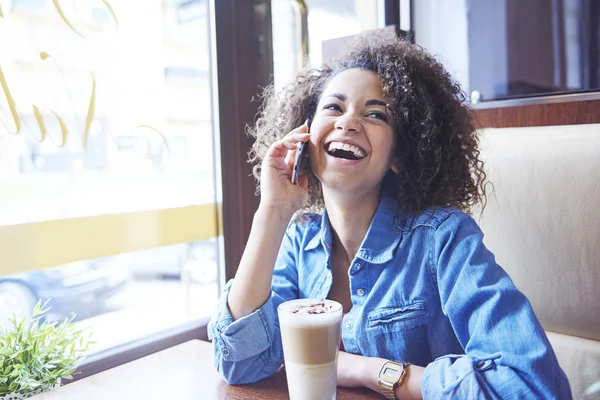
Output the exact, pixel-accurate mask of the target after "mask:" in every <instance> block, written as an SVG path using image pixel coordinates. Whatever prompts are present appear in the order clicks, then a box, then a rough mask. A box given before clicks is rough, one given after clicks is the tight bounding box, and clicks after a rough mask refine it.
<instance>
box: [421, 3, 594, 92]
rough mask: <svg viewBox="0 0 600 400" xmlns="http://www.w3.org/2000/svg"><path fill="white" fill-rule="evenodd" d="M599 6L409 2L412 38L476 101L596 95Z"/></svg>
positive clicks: (586, 4)
mask: <svg viewBox="0 0 600 400" xmlns="http://www.w3.org/2000/svg"><path fill="white" fill-rule="evenodd" d="M599 4H600V3H598V2H597V1H583V0H564V1H551V2H549V1H545V0H526V1H522V0H507V1H501V2H498V1H494V0H446V1H442V2H438V1H434V0H423V1H418V2H413V5H414V10H413V16H414V21H413V22H414V27H415V39H416V42H417V43H418V44H420V45H421V46H423V47H425V48H426V49H427V50H428V51H430V52H431V53H433V54H435V55H436V57H437V58H438V59H440V60H441V61H442V62H443V63H444V64H445V66H446V67H447V68H448V70H449V71H450V72H451V73H452V74H453V76H454V77H455V78H456V79H457V80H458V81H459V83H460V84H461V87H462V88H463V89H464V90H465V92H467V93H468V94H469V95H470V98H471V101H473V102H474V103H477V102H482V101H492V100H501V99H515V98H523V97H531V96H535V97H537V96H543V95H555V94H567V93H578V92H579V93H583V92H592V91H597V90H598V89H600V73H599V70H598V65H599V63H598V60H599V54H600V50H599V49H598V46H597V37H598V32H599V28H598V26H599V24H600V5H599Z"/></svg>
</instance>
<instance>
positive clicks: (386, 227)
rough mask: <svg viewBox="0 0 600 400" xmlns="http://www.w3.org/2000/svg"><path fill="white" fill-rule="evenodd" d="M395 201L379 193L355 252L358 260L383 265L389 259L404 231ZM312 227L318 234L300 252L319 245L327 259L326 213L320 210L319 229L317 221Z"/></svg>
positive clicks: (329, 232) (328, 249) (327, 224)
mask: <svg viewBox="0 0 600 400" xmlns="http://www.w3.org/2000/svg"><path fill="white" fill-rule="evenodd" d="M396 201H397V200H395V199H394V198H393V197H391V196H390V195H387V194H385V192H382V194H381V199H380V200H379V205H378V206H377V211H375V215H374V216H373V220H372V221H371V225H370V226H369V229H368V230H367V234H366V235H365V239H364V240H363V243H362V244H361V246H360V249H359V250H358V253H357V257H358V258H360V259H362V260H364V261H367V262H370V263H375V264H379V263H385V262H388V261H390V260H391V259H392V258H393V256H394V251H395V250H396V248H397V247H398V244H399V243H400V239H401V236H402V235H401V232H402V231H403V230H404V229H402V228H403V226H402V223H403V221H405V220H404V219H403V218H402V215H401V213H400V212H399V210H398V207H397V203H396ZM404 223H406V222H404ZM312 224H314V225H313V228H315V229H318V232H316V233H315V235H314V236H313V237H312V238H311V239H310V240H309V242H308V243H307V244H306V246H305V247H304V250H312V249H315V248H316V247H317V246H319V244H320V245H322V246H323V249H324V250H325V252H326V253H327V256H328V257H329V256H330V251H331V244H332V235H331V225H330V224H329V218H328V217H327V210H324V211H323V215H322V216H321V218H320V227H319V219H316V220H315V221H314V222H313V223H312Z"/></svg>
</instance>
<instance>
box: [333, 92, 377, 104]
mask: <svg viewBox="0 0 600 400" xmlns="http://www.w3.org/2000/svg"><path fill="white" fill-rule="evenodd" d="M327 97H334V98H336V99H338V100H340V101H346V96H344V95H343V94H339V93H332V94H328V95H327ZM365 106H382V107H385V108H387V107H388V104H387V103H386V102H385V101H382V100H377V99H371V100H367V101H365Z"/></svg>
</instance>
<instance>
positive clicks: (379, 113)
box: [367, 111, 388, 122]
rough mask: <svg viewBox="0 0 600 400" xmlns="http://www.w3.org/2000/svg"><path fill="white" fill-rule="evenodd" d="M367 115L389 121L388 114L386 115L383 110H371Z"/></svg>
mask: <svg viewBox="0 0 600 400" xmlns="http://www.w3.org/2000/svg"><path fill="white" fill-rule="evenodd" d="M367 117H370V118H375V119H380V120H382V121H383V122H388V117H387V115H385V114H384V113H382V112H377V111H371V112H370V113H368V114H367Z"/></svg>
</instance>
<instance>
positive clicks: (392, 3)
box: [383, 0, 400, 26]
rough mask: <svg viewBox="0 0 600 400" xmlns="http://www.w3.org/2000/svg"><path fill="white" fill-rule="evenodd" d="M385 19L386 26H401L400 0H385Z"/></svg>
mask: <svg viewBox="0 0 600 400" xmlns="http://www.w3.org/2000/svg"><path fill="white" fill-rule="evenodd" d="M383 21H384V23H385V26H388V25H395V26H400V0H384V3H383Z"/></svg>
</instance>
